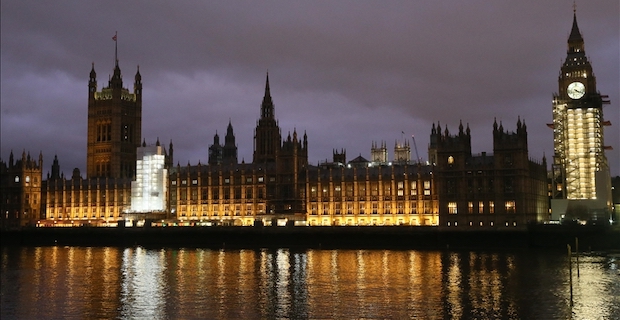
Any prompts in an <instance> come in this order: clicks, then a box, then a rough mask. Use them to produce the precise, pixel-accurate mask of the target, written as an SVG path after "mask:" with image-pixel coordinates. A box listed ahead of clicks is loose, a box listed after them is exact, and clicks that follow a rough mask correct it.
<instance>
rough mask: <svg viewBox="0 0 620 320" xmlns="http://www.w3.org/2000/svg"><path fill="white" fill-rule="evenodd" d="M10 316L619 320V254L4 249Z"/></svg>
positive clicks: (4, 300) (6, 315)
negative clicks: (571, 265) (572, 262)
mask: <svg viewBox="0 0 620 320" xmlns="http://www.w3.org/2000/svg"><path fill="white" fill-rule="evenodd" d="M1 250H2V254H1V255H2V261H1V262H2V265H1V280H2V283H1V286H0V288H1V308H2V312H1V317H0V318H2V319H46V318H56V319H58V318H73V319H112V318H122V319H196V318H200V319H240V318H249V319H278V318H290V319H305V318H310V319H317V318H321V319H326V318H327V319H359V318H379V319H409V318H417V319H452V318H455V319H472V318H475V319H571V318H572V319H620V271H619V264H620V258H616V257H614V256H612V255H590V256H582V257H581V258H580V277H579V278H577V274H576V273H577V272H576V270H574V274H573V304H572V305H571V301H570V287H569V271H568V261H567V257H566V254H563V253H562V252H556V253H546V252H542V251H531V250H529V251H513V252H508V253H501V252H468V251H413V250H411V251H396V250H302V251H290V250H287V249H280V250H208V249H195V248H192V249H170V248H166V249H145V248H142V247H133V248H116V247H94V248H89V247H62V246H57V247H2V249H1Z"/></svg>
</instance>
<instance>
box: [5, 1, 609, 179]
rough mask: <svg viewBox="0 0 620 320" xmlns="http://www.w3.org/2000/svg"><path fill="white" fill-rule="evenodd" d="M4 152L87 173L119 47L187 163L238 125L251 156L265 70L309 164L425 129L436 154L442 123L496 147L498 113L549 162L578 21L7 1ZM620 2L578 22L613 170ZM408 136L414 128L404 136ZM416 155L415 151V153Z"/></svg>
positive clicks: (522, 4) (340, 5)
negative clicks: (98, 104)
mask: <svg viewBox="0 0 620 320" xmlns="http://www.w3.org/2000/svg"><path fill="white" fill-rule="evenodd" d="M0 6H1V7H0V9H1V21H0V24H1V30H0V31H1V36H2V37H1V81H2V85H1V109H2V110H1V116H2V118H1V121H2V123H1V125H2V126H1V128H0V130H1V133H2V145H1V155H2V157H3V158H6V157H7V156H8V153H9V152H10V150H14V151H15V152H18V153H20V152H21V150H22V149H26V150H30V151H31V152H32V153H38V152H39V151H42V152H43V154H44V157H45V161H46V164H50V163H51V160H52V158H53V154H58V156H59V159H60V161H61V166H62V169H63V170H64V171H65V173H68V172H70V171H71V169H72V168H73V167H80V168H81V169H82V170H84V167H85V157H86V155H85V154H86V105H87V101H86V94H87V91H86V88H87V81H88V73H89V72H90V68H91V63H93V62H94V63H95V69H96V71H97V76H98V82H99V86H100V87H101V86H102V85H103V84H105V83H107V78H108V76H109V75H110V74H111V73H112V69H113V66H114V42H113V41H112V36H113V35H114V32H116V31H118V48H119V50H118V55H119V60H120V66H121V69H122V72H123V76H124V79H125V86H126V87H131V83H132V79H133V75H134V74H135V72H136V69H137V66H138V65H139V66H140V73H141V74H142V77H143V83H144V111H143V136H144V137H145V138H146V139H147V141H154V140H155V139H157V138H159V139H160V140H161V141H162V142H164V143H167V142H168V141H169V140H170V139H172V140H173V141H174V144H175V158H176V160H178V161H179V162H180V163H182V164H186V163H187V162H188V161H189V162H190V163H193V164H195V163H197V162H198V161H201V162H203V163H204V162H206V159H207V148H208V145H209V144H210V143H212V139H213V135H214V134H215V132H216V131H217V132H219V133H223V132H224V131H225V130H226V126H227V124H228V121H231V122H232V124H233V126H234V129H235V133H236V137H237V143H238V145H239V157H240V158H245V160H246V161H250V160H251V157H252V147H253V141H252V138H253V130H254V126H255V125H256V119H257V118H258V116H259V106H260V102H261V100H262V96H263V90H264V80H265V73H266V72H267V70H268V71H269V74H270V82H271V92H272V96H273V98H274V101H275V104H276V116H277V118H278V119H279V122H280V127H281V128H282V133H283V135H287V134H288V132H289V131H290V132H292V131H293V130H297V132H298V133H303V132H307V134H308V138H309V142H310V143H309V144H310V161H311V162H312V163H316V162H317V161H320V160H325V159H327V158H330V157H331V152H332V149H341V148H345V149H346V150H347V154H348V157H349V159H352V158H353V157H355V156H357V155H358V154H362V155H363V156H365V157H369V153H370V146H371V143H372V141H382V140H385V141H387V143H388V146H389V147H390V148H391V146H392V145H393V144H394V141H395V140H396V139H401V138H408V137H410V136H411V135H412V134H414V135H415V137H416V144H417V147H418V151H419V153H420V156H421V157H422V158H424V159H425V158H427V152H426V149H427V144H428V135H429V133H430V127H431V124H432V123H433V122H436V121H441V123H442V125H448V127H449V128H450V129H451V130H452V131H456V130H457V127H458V125H459V121H461V120H462V121H463V123H464V124H466V123H468V124H469V125H470V127H471V129H472V135H473V137H472V139H473V141H472V143H473V149H474V150H473V152H482V151H487V152H491V151H492V143H491V142H492V137H491V134H490V133H491V130H492V123H493V120H494V119H495V118H497V120H498V121H502V122H503V123H504V126H505V127H506V128H507V129H509V130H514V129H515V126H516V125H515V123H516V121H517V117H521V118H522V119H525V121H526V123H527V125H528V132H529V146H530V156H531V157H533V158H535V159H539V160H540V159H541V158H542V156H543V154H546V155H547V157H548V158H549V160H550V158H551V156H552V154H553V142H552V141H553V136H552V132H551V130H550V129H548V128H547V127H546V126H545V124H546V123H548V122H551V116H552V115H551V99H552V94H553V92H556V91H558V88H557V75H558V72H559V69H560V66H561V63H562V61H563V59H564V57H565V52H566V40H567V37H568V34H569V32H570V27H571V23H572V2H571V1H566V0H551V1H545V2H544V3H541V2H540V1H534V0H526V1H518V2H490V1H466V2H463V1H449V2H446V1H442V2H439V3H431V2H428V1H390V2H387V3H379V2H376V1H337V2H334V1H312V2H290V1H267V2H260V3H257V2H255V1H214V2H207V3H202V2H195V1H174V2H167V1H132V2H129V3H127V2H125V1H105V2H84V1H61V2H43V3H37V4H36V5H34V4H32V3H27V2H23V1H10V0H8V1H2V3H1V4H0ZM618 12H619V4H618V2H617V1H615V0H594V1H588V2H587V3H585V2H584V3H583V4H581V3H578V8H577V17H578V22H579V27H580V29H581V32H582V34H583V36H584V39H585V45H586V52H587V53H588V55H589V57H590V60H591V62H592V64H593V68H594V71H595V73H596V75H597V84H598V89H599V90H600V92H601V93H603V94H608V95H609V96H610V100H611V101H612V104H611V105H609V106H607V107H606V109H605V118H607V119H608V120H611V122H612V123H613V124H614V126H612V127H608V128H607V129H606V132H605V134H606V136H605V139H606V141H605V142H606V144H607V145H611V146H613V147H614V150H612V151H610V152H608V158H609V161H610V164H611V165H612V174H614V175H617V174H620V172H619V170H620V168H619V167H620V165H619V163H620V156H619V152H620V130H619V129H618V128H620V115H619V107H618V106H619V102H620V97H619V95H618V88H620V80H619V74H618V70H620V65H619V59H618V57H619V56H620V52H619V50H620V49H619V48H620V44H619V39H620V36H619V30H620V23H619V20H620V19H618ZM402 132H405V133H406V134H405V135H403V134H402ZM413 156H414V157H415V155H413Z"/></svg>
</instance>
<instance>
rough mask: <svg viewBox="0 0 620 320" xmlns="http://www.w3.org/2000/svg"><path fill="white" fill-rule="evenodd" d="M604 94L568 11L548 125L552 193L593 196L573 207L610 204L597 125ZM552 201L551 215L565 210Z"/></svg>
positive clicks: (565, 196)
mask: <svg viewBox="0 0 620 320" xmlns="http://www.w3.org/2000/svg"><path fill="white" fill-rule="evenodd" d="M607 98H608V96H605V95H601V94H600V92H598V91H597V89H596V77H595V76H594V73H593V71H592V65H591V64H590V61H588V57H587V56H586V53H585V47H584V41H583V37H582V36H581V32H580V31H579V26H578V25H577V15H576V13H575V12H574V13H573V25H572V28H571V32H570V35H569V37H568V49H567V52H566V59H565V61H564V63H563V64H562V67H561V68H560V74H559V76H558V93H556V94H554V95H553V109H552V110H553V123H551V124H549V125H548V126H549V127H551V128H553V141H554V154H553V164H552V171H553V187H552V188H553V189H552V190H554V194H553V198H554V199H564V200H569V201H589V200H592V201H593V202H591V203H588V204H585V202H583V203H579V206H580V207H583V206H584V205H585V207H588V210H581V209H580V210H579V211H591V210H594V209H595V207H596V208H598V209H596V210H599V211H608V210H610V207H611V179H610V174H609V166H608V163H607V158H606V156H605V145H604V140H603V138H604V130H603V127H604V126H605V125H609V124H610V122H609V121H605V120H604V118H603V105H604V104H609V101H608V100H607ZM594 202H597V203H594ZM556 204H558V203H556ZM552 207H555V210H554V208H552V211H553V210H554V211H555V213H554V216H556V214H559V211H566V210H568V211H570V208H569V207H570V204H569V203H568V202H566V203H565V204H564V205H561V206H557V205H555V206H554V205H553V203H552ZM561 207H563V208H561ZM555 218H558V217H555Z"/></svg>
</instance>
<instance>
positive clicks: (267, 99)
mask: <svg viewBox="0 0 620 320" xmlns="http://www.w3.org/2000/svg"><path fill="white" fill-rule="evenodd" d="M274 117H275V115H274V105H273V100H272V99H271V89H270V88H269V72H267V79H266V81H265V95H264V96H263V103H262V105H261V118H270V119H273V118H274Z"/></svg>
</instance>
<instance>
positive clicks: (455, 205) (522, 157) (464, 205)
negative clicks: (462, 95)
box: [429, 119, 548, 230]
mask: <svg viewBox="0 0 620 320" xmlns="http://www.w3.org/2000/svg"><path fill="white" fill-rule="evenodd" d="M430 141H431V142H430V147H429V149H430V150H431V151H430V152H431V153H433V154H435V155H436V161H437V162H436V165H435V166H434V168H435V171H434V173H435V179H436V182H437V190H436V191H437V196H438V198H439V200H440V201H439V221H440V227H441V228H442V229H455V228H458V229H467V230H480V229H494V230H497V229H505V228H512V229H514V228H517V229H523V228H526V226H527V225H528V224H533V223H542V222H544V221H546V220H547V211H548V197H547V169H546V168H547V163H546V160H545V159H544V158H543V161H542V163H537V162H534V161H532V160H530V159H529V157H528V149H527V127H526V125H525V123H524V122H523V123H522V122H521V119H519V120H518V121H517V130H516V132H508V131H505V130H504V127H503V125H502V124H501V123H500V124H499V126H498V124H497V122H495V123H494V124H493V154H487V153H486V152H483V153H481V154H479V155H472V153H471V134H470V130H469V125H468V126H467V128H466V129H465V130H464V128H463V124H462V123H461V124H460V125H459V131H458V133H457V134H455V135H452V134H450V132H449V131H448V128H447V126H446V128H445V130H444V131H443V132H442V129H441V125H440V124H437V127H435V125H433V127H432V129H431V139H430Z"/></svg>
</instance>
